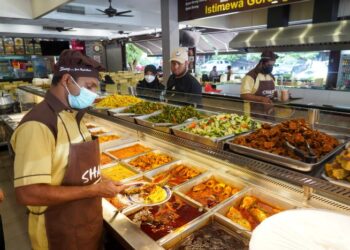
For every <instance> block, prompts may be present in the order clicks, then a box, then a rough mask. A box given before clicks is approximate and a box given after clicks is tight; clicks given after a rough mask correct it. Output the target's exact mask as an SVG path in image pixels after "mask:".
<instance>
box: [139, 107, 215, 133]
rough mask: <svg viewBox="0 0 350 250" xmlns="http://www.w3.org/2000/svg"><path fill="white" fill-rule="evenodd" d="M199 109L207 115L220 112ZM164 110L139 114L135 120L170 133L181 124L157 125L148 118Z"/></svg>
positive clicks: (140, 123)
mask: <svg viewBox="0 0 350 250" xmlns="http://www.w3.org/2000/svg"><path fill="white" fill-rule="evenodd" d="M197 111H198V112H200V113H201V114H203V115H207V116H211V115H216V114H218V113H217V112H213V111H207V110H202V109H197ZM162 112H163V111H162V110H158V111H156V112H154V113H152V114H149V115H142V116H138V117H135V121H136V123H137V124H139V125H142V126H145V127H149V128H153V129H155V130H158V131H162V132H165V133H168V134H170V133H171V131H172V127H174V126H177V125H180V124H176V123H169V125H168V126H156V124H155V123H153V122H150V121H148V119H149V118H150V117H154V116H157V115H159V114H161V113H162Z"/></svg>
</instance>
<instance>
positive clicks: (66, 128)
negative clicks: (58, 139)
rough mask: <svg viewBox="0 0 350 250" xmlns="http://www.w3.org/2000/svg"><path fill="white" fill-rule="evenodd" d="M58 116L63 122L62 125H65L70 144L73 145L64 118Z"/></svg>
mask: <svg viewBox="0 0 350 250" xmlns="http://www.w3.org/2000/svg"><path fill="white" fill-rule="evenodd" d="M57 116H58V117H59V118H60V120H61V122H62V124H63V127H64V130H65V131H66V134H67V136H68V141H69V144H72V141H71V139H70V136H69V133H68V129H67V126H66V124H65V123H64V121H63V119H62V117H61V116H60V115H59V114H57Z"/></svg>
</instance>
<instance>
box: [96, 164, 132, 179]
mask: <svg viewBox="0 0 350 250" xmlns="http://www.w3.org/2000/svg"><path fill="white" fill-rule="evenodd" d="M101 174H102V176H104V177H105V178H108V179H111V180H113V181H120V180H123V179H126V178H129V177H131V176H134V175H136V173H134V172H133V171H131V170H130V169H128V168H126V167H125V166H123V165H122V164H116V165H115V166H113V167H108V168H104V169H102V170H101Z"/></svg>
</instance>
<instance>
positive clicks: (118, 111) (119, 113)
mask: <svg viewBox="0 0 350 250" xmlns="http://www.w3.org/2000/svg"><path fill="white" fill-rule="evenodd" d="M162 104H163V105H164V106H165V105H168V104H164V103H162ZM130 107H132V106H129V107H121V108H115V109H109V110H108V112H109V113H110V114H111V115H113V116H114V117H117V118H119V119H122V120H126V121H129V122H135V117H139V116H144V115H142V114H136V113H125V112H124V111H125V110H126V109H128V108H130ZM157 111H161V110H157ZM157 111H155V112H157ZM153 113H154V112H152V113H151V114H153Z"/></svg>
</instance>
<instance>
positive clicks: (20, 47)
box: [14, 37, 24, 55]
mask: <svg viewBox="0 0 350 250" xmlns="http://www.w3.org/2000/svg"><path fill="white" fill-rule="evenodd" d="M14 40H15V53H16V55H24V43H23V38H19V37H17V38H15V39H14Z"/></svg>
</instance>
